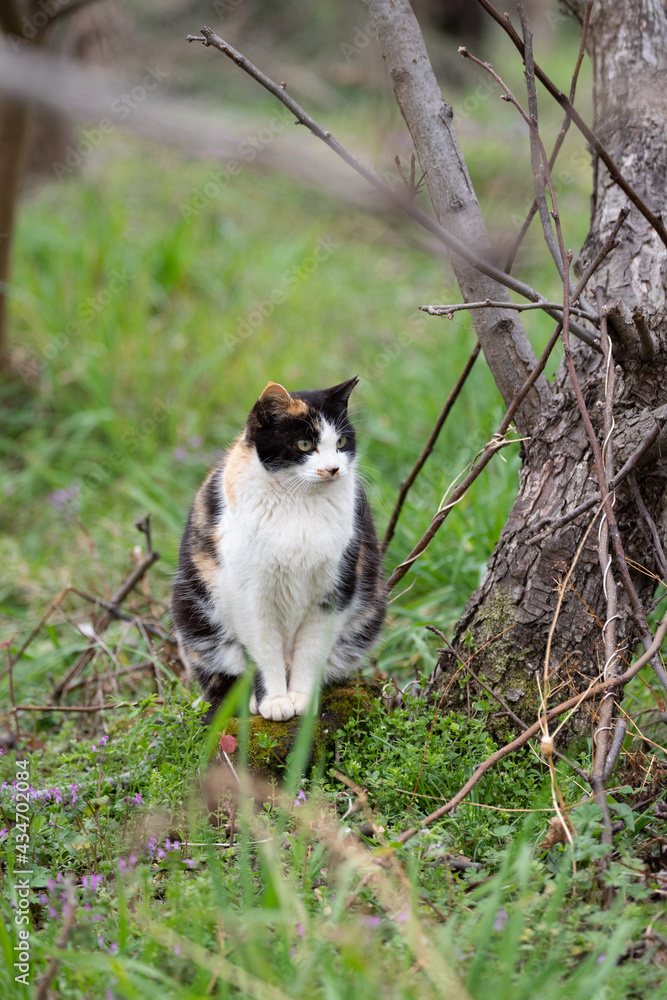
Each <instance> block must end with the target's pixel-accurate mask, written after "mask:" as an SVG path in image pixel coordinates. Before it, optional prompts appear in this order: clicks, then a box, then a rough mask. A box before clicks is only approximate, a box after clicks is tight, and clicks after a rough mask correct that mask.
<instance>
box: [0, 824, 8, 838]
mask: <svg viewBox="0 0 667 1000" xmlns="http://www.w3.org/2000/svg"><path fill="white" fill-rule="evenodd" d="M8 833H9V830H8V829H7V827H6V826H3V828H2V830H0V840H5V839H6V838H7V834H8Z"/></svg>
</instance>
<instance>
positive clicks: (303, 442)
mask: <svg viewBox="0 0 667 1000" xmlns="http://www.w3.org/2000/svg"><path fill="white" fill-rule="evenodd" d="M297 447H298V448H299V449H300V450H301V451H312V447H313V442H312V441H311V440H310V438H299V440H298V441H297Z"/></svg>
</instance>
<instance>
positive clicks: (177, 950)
mask: <svg viewBox="0 0 667 1000" xmlns="http://www.w3.org/2000/svg"><path fill="white" fill-rule="evenodd" d="M180 954H181V946H180V944H175V945H174V955H180Z"/></svg>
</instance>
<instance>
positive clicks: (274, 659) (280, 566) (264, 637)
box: [216, 423, 355, 720]
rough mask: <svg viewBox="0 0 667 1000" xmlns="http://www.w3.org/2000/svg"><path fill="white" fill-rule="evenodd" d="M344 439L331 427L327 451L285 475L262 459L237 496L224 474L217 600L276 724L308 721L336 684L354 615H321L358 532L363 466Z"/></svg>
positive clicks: (240, 480)
mask: <svg viewBox="0 0 667 1000" xmlns="http://www.w3.org/2000/svg"><path fill="white" fill-rule="evenodd" d="M338 437H339V434H338V432H337V431H336V428H335V427H333V426H332V425H330V424H327V423H324V425H323V427H322V433H321V436H320V442H319V445H318V448H317V449H316V450H313V452H312V453H309V454H308V456H307V458H306V460H305V462H303V463H300V464H299V465H296V466H294V467H293V468H290V469H286V470H281V471H279V472H269V471H267V470H266V469H265V468H264V466H263V465H262V463H261V462H260V460H259V458H258V457H257V454H256V453H255V452H254V451H253V452H252V454H251V458H250V461H249V462H248V463H247V465H246V466H244V468H243V470H242V471H241V472H240V473H236V476H235V481H234V489H233V492H232V491H230V493H231V494H232V495H230V493H227V490H226V489H225V487H224V473H223V489H224V490H225V499H226V505H225V510H224V513H223V516H222V519H221V522H220V527H219V543H218V544H219V549H220V556H221V559H220V563H221V569H220V572H219V576H218V580H217V593H216V600H217V601H218V602H219V605H220V610H221V617H222V618H223V619H224V621H225V623H226V625H227V627H228V629H229V630H230V631H231V632H233V633H234V634H235V636H236V637H237V638H238V640H239V641H240V642H241V643H242V644H243V646H244V647H245V649H246V650H247V651H248V653H249V654H250V656H251V657H252V659H253V660H254V661H255V663H256V664H257V667H258V668H259V669H260V671H261V675H262V678H263V681H264V685H265V687H266V697H265V698H264V699H263V700H262V702H261V704H260V705H259V706H257V705H256V703H255V700H254V698H253V699H252V700H251V706H250V707H251V711H253V712H257V711H258V710H259V712H260V713H261V714H262V715H263V716H264V717H265V718H268V719H276V720H281V719H288V718H291V716H292V715H294V714H297V715H302V714H303V713H304V711H305V710H306V708H307V706H308V703H309V701H310V699H311V697H312V696H313V694H314V692H315V691H316V690H317V688H318V687H319V682H320V681H321V680H322V679H325V680H326V679H330V678H331V677H332V676H335V674H336V667H335V664H334V663H330V664H327V660H328V657H329V654H330V652H331V649H332V646H333V644H334V642H335V641H336V639H337V638H338V636H339V635H340V633H341V630H342V629H343V628H344V627H345V624H346V621H347V620H348V618H349V615H350V614H351V613H352V607H351V606H350V608H349V609H348V613H347V614H345V612H343V614H341V615H335V616H334V615H332V614H331V613H330V612H328V613H327V612H326V611H325V610H324V609H323V608H321V607H320V605H321V604H322V602H324V601H325V599H326V598H327V596H328V595H331V592H332V590H333V588H334V586H335V583H336V578H337V570H338V565H339V562H340V558H341V556H342V553H343V551H344V549H345V547H346V546H347V544H348V542H349V541H350V540H351V538H352V534H353V527H354V506H355V476H354V464H355V463H354V457H352V456H348V455H347V454H345V453H344V452H341V451H339V450H338V449H337V448H336V440H337V439H338ZM332 470H338V471H335V472H333V474H332ZM232 496H233V499H232ZM241 671H242V668H241V669H239V673H240V672H241Z"/></svg>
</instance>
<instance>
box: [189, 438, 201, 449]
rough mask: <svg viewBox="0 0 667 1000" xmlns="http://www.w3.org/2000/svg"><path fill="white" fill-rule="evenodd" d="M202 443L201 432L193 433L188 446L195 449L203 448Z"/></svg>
mask: <svg viewBox="0 0 667 1000" xmlns="http://www.w3.org/2000/svg"><path fill="white" fill-rule="evenodd" d="M202 443H203V442H202V437H201V434H193V435H192V437H189V438H188V448H192V450H193V451H196V450H197V448H201V446H202Z"/></svg>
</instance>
